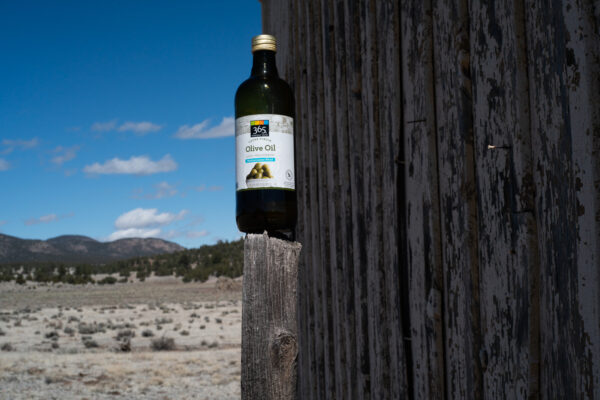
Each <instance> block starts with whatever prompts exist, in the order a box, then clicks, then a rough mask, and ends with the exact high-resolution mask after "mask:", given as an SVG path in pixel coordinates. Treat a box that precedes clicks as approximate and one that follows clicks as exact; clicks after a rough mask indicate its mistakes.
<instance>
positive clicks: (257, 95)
mask: <svg viewBox="0 0 600 400" xmlns="http://www.w3.org/2000/svg"><path fill="white" fill-rule="evenodd" d="M276 50H277V48H276V42H275V37H273V36H271V35H259V36H256V37H254V38H253V39H252V53H253V56H254V61H253V64H252V71H251V73H250V78H249V79H247V80H246V81H244V82H243V83H242V84H241V85H240V86H239V88H238V90H237V93H236V94H235V118H236V124H235V142H236V221H237V225H238V228H239V230H240V231H242V232H246V233H262V232H264V231H267V232H268V233H269V234H270V235H272V236H279V237H283V238H288V239H292V238H293V232H294V228H295V225H296V184H295V179H296V173H295V170H294V96H293V94H292V90H291V88H290V87H289V85H288V84H287V83H286V82H285V81H284V80H282V79H280V78H279V75H278V73H277V66H276V65H275V52H276Z"/></svg>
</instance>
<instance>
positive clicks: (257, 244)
mask: <svg viewBox="0 0 600 400" xmlns="http://www.w3.org/2000/svg"><path fill="white" fill-rule="evenodd" d="M301 248H302V246H301V245H300V243H296V242H286V241H284V240H280V239H275V238H270V237H269V236H268V235H267V234H266V233H265V234H263V235H253V234H250V235H248V236H247V237H246V240H245V242H244V284H243V306H242V399H244V400H271V399H273V400H275V399H277V400H288V399H289V400H295V399H296V358H297V355H298V334H297V333H298V328H297V326H298V324H297V316H296V315H297V282H298V259H299V256H300V249H301Z"/></svg>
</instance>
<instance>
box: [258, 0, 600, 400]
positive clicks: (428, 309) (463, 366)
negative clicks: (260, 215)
mask: <svg viewBox="0 0 600 400" xmlns="http://www.w3.org/2000/svg"><path fill="white" fill-rule="evenodd" d="M599 15H600V6H599V5H598V1H585V0H554V1H552V2H547V3H540V2H537V1H533V0H527V1H525V2H518V1H512V0H482V1H476V0H451V1H445V2H436V1H431V0H425V1H412V0H401V1H400V2H397V1H389V0H359V1H353V2H348V1H342V0H317V1H313V2H307V1H292V0H279V1H275V0H263V18H264V29H265V33H273V34H275V35H276V36H277V37H278V39H279V41H280V43H281V45H280V46H279V52H278V66H279V69H280V73H281V75H282V76H284V77H285V79H286V80H287V81H288V82H290V83H291V85H292V87H293V88H294V91H295V94H296V99H297V103H296V163H297V165H296V170H297V185H298V201H299V210H298V215H299V222H298V227H297V237H298V240H299V241H300V242H302V243H303V246H304V250H303V253H302V256H301V263H300V268H301V269H300V271H301V272H300V275H299V281H298V293H299V299H298V307H299V312H298V318H299V321H298V329H299V332H298V337H299V359H298V365H299V370H298V379H299V382H298V390H299V395H300V398H302V399H327V400H329V399H344V400H345V399H387V398H389V399H403V398H414V399H445V398H447V399H454V398H461V399H462V398H467V399H468V398H472V399H480V398H490V399H493V398H508V399H513V398H529V399H537V398H542V399H554V398H573V399H600V37H599V35H600V18H599V17H598V16H599Z"/></svg>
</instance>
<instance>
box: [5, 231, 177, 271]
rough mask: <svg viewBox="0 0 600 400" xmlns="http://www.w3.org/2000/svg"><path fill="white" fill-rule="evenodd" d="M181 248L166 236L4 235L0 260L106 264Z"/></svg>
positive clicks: (6, 261) (171, 251)
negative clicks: (109, 239) (44, 237)
mask: <svg viewBox="0 0 600 400" xmlns="http://www.w3.org/2000/svg"><path fill="white" fill-rule="evenodd" d="M181 250H184V247H181V246H180V245H178V244H177V243H173V242H169V241H166V240H162V239H150V238H149V239H138V238H136V239H120V240H115V241H114V242H99V241H97V240H94V239H92V238H89V237H87V236H76V235H65V236H58V237H55V238H52V239H48V240H32V239H20V238H17V237H14V236H9V235H3V234H0V263H17V262H19V263H21V262H22V263H37V262H61V263H85V264H103V263H108V262H112V261H117V260H124V259H128V258H133V257H144V256H152V255H157V254H165V253H173V252H176V251H181Z"/></svg>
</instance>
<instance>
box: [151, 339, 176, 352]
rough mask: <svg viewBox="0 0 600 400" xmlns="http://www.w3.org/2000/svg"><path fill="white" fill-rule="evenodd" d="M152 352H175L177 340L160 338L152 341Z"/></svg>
mask: <svg viewBox="0 0 600 400" xmlns="http://www.w3.org/2000/svg"><path fill="white" fill-rule="evenodd" d="M152 350H154V351H169V350H175V339H173V338H167V337H164V336H162V337H160V338H157V339H153V340H152Z"/></svg>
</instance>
